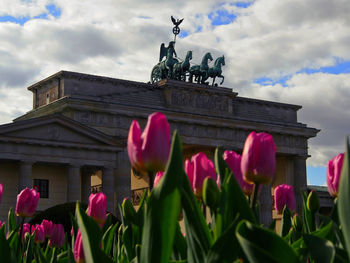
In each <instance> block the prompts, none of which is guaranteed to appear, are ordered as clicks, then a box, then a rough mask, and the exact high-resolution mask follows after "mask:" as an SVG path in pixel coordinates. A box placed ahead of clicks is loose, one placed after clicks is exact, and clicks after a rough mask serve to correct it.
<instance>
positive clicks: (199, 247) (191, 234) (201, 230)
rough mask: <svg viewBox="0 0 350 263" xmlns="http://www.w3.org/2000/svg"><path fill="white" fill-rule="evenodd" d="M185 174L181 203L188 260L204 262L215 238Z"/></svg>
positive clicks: (190, 261) (190, 262)
mask: <svg viewBox="0 0 350 263" xmlns="http://www.w3.org/2000/svg"><path fill="white" fill-rule="evenodd" d="M183 176H184V178H185V179H184V180H183V185H182V189H181V190H182V192H181V204H182V208H183V215H184V223H185V229H186V241H187V247H188V249H187V257H188V262H189V263H192V262H204V260H205V257H206V253H207V251H208V250H209V248H210V247H211V245H212V243H213V238H212V236H211V235H210V232H209V228H208V224H207V222H206V220H205V218H204V215H203V212H202V211H201V209H200V206H199V204H198V201H197V199H196V197H195V196H194V194H193V191H192V188H191V185H190V182H189V180H188V178H187V175H186V174H185V173H184V175H183Z"/></svg>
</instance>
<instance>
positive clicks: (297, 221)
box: [292, 214, 303, 232]
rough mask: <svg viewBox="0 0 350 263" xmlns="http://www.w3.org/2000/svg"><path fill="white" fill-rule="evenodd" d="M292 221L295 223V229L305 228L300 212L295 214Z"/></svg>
mask: <svg viewBox="0 0 350 263" xmlns="http://www.w3.org/2000/svg"><path fill="white" fill-rule="evenodd" d="M292 223H293V226H294V229H295V230H296V231H297V232H301V231H302V230H303V220H302V219H301V217H300V216H299V215H298V214H294V216H293V221H292Z"/></svg>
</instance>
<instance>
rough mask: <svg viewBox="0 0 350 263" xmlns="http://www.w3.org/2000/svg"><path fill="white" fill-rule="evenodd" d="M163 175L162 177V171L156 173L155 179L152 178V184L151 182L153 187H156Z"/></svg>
mask: <svg viewBox="0 0 350 263" xmlns="http://www.w3.org/2000/svg"><path fill="white" fill-rule="evenodd" d="M163 175H164V172H162V171H159V172H157V173H156V177H155V178H154V182H153V187H156V186H157V184H158V183H159V181H160V179H162V177H163Z"/></svg>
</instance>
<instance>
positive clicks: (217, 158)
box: [214, 147, 228, 185]
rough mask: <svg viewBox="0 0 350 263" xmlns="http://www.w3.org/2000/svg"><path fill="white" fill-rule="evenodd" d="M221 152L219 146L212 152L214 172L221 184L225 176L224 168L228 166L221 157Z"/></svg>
mask: <svg viewBox="0 0 350 263" xmlns="http://www.w3.org/2000/svg"><path fill="white" fill-rule="evenodd" d="M222 155H223V152H222V150H221V148H220V147H217V148H216V150H215V154H214V164H215V170H216V174H218V175H220V185H223V184H224V182H225V179H226V178H225V177H226V171H225V170H226V169H227V168H228V166H227V164H226V162H225V160H224V159H223V158H222Z"/></svg>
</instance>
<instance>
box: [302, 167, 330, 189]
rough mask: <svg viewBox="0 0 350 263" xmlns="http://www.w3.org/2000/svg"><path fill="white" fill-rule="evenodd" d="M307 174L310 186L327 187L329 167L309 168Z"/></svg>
mask: <svg viewBox="0 0 350 263" xmlns="http://www.w3.org/2000/svg"><path fill="white" fill-rule="evenodd" d="M306 174H307V184H308V185H325V184H326V182H327V179H326V178H327V167H323V166H307V167H306Z"/></svg>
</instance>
